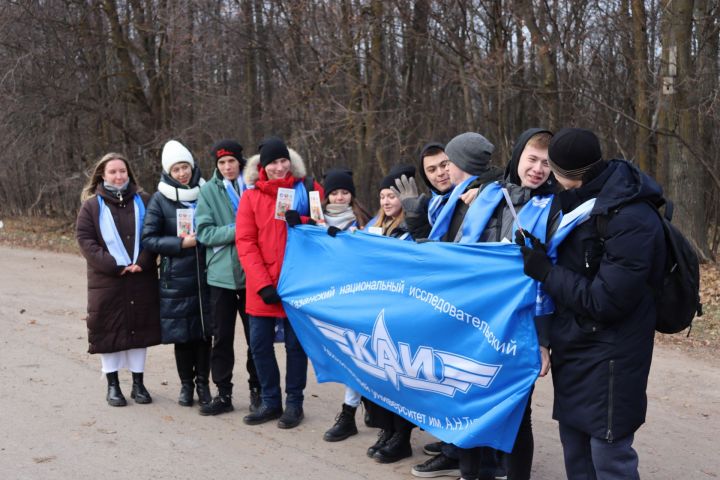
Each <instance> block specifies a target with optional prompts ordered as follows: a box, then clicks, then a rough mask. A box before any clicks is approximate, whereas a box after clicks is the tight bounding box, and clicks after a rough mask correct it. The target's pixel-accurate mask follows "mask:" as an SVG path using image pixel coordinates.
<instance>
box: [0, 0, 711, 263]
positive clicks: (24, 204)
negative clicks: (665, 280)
mask: <svg viewBox="0 0 720 480" xmlns="http://www.w3.org/2000/svg"><path fill="white" fill-rule="evenodd" d="M719 62H720V0H611V1H597V0H596V1H592V0H591V1H581V0H566V1H561V0H494V1H493V0H474V1H473V0H468V1H464V0H439V1H434V0H389V1H381V0H335V1H331V0H325V1H303V0H295V1H291V0H243V1H240V0H235V1H231V0H213V1H210V0H196V1H192V0H178V1H169V0H46V1H40V0H26V1H13V0H0V165H2V174H1V175H0V218H3V217H11V216H34V217H48V216H49V217H54V218H56V219H57V218H61V219H62V218H64V219H67V221H69V222H70V221H72V219H74V216H75V214H76V212H77V209H78V207H79V194H80V190H81V187H82V184H83V183H84V182H85V180H86V175H87V174H88V169H89V168H90V167H91V166H92V164H93V163H94V162H95V161H96V160H97V158H98V157H99V156H100V155H102V154H103V153H106V152H108V151H122V152H125V153H127V154H128V155H129V156H130V159H131V162H132V164H133V167H134V169H135V171H136V173H137V174H138V176H139V181H140V184H141V185H142V186H143V187H145V188H146V189H147V190H149V191H154V190H155V185H156V184H157V180H158V176H159V173H160V161H159V156H160V152H161V149H162V146H163V145H164V143H165V142H166V141H167V140H169V139H172V138H174V139H177V140H179V141H181V142H183V143H184V144H185V145H187V146H188V147H189V148H190V149H191V150H192V151H193V153H194V155H195V157H196V159H197V161H198V163H199V164H200V166H201V168H202V170H203V172H204V174H205V176H206V177H207V176H209V175H210V174H211V173H212V169H213V167H214V165H213V162H212V160H211V159H210V155H209V149H210V146H211V144H212V143H213V142H214V141H216V140H218V139H221V138H235V139H237V140H239V141H240V143H242V145H244V147H245V152H246V156H250V155H252V154H253V153H255V152H256V149H257V144H258V142H259V141H260V139H261V138H263V137H264V136H266V135H269V134H276V135H280V136H282V137H283V138H285V139H286V140H287V142H288V144H289V145H290V146H292V147H293V148H295V149H296V150H298V152H299V153H300V154H301V155H302V156H303V157H304V158H305V159H306V162H307V164H308V166H309V170H310V172H311V174H312V175H314V176H315V177H316V178H321V177H322V174H323V173H324V172H325V171H326V170H327V169H328V168H330V167H332V166H339V165H342V166H347V167H350V168H352V169H353V170H354V172H355V173H354V176H355V181H356V184H357V185H358V193H359V197H360V199H361V200H363V201H364V202H365V203H366V204H368V205H369V206H370V207H372V208H374V207H376V206H377V200H376V196H377V195H376V189H375V185H376V183H377V181H378V179H379V178H380V177H382V176H383V175H384V174H385V173H386V172H387V171H388V170H389V168H390V167H392V165H394V164H396V163H400V162H404V163H413V164H415V163H417V154H418V151H419V149H420V146H421V145H422V144H423V143H425V142H427V141H430V140H439V141H448V140H449V139H450V138H452V137H453V136H454V135H456V134H458V133H461V132H464V131H477V132H480V133H482V134H484V135H485V136H486V137H488V138H489V139H490V140H491V141H492V142H493V143H494V144H495V145H496V153H495V155H494V162H495V163H496V164H497V165H503V164H504V163H505V161H506V160H507V158H508V157H509V155H510V151H511V148H512V143H513V139H514V137H515V136H517V135H518V134H519V133H520V132H521V131H522V130H524V129H526V128H528V127H532V126H542V127H547V128H551V129H559V128H561V127H563V126H579V127H586V128H591V129H593V130H594V131H595V132H597V133H598V135H599V137H600V138H601V141H602V145H603V151H604V153H605V157H606V158H617V157H621V158H627V159H629V160H632V161H634V162H635V163H637V164H638V165H639V166H640V167H641V168H642V169H643V170H645V171H647V172H648V173H650V174H651V175H653V176H655V177H656V178H657V179H658V180H659V181H660V182H661V184H662V185H663V187H664V189H665V193H666V196H667V197H668V198H670V199H672V200H673V201H674V202H675V217H674V223H676V224H678V225H679V226H680V228H681V229H682V230H683V231H684V233H685V234H686V235H687V236H688V237H689V238H691V239H692V241H693V243H694V244H695V246H696V247H697V249H698V251H699V253H700V256H701V257H702V258H703V259H704V260H711V259H714V258H715V257H716V256H717V252H718V248H719V246H720V159H719V158H718V151H719V147H720V138H719V137H718V135H717V132H720V128H719V127H720V98H719V97H718V95H719V94H720V91H719V88H718V87H719V83H720V68H719Z"/></svg>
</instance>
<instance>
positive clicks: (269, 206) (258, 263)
mask: <svg viewBox="0 0 720 480" xmlns="http://www.w3.org/2000/svg"><path fill="white" fill-rule="evenodd" d="M290 156H291V161H292V173H289V174H288V176H287V177H285V178H283V179H277V180H268V179H267V175H266V174H265V169H264V168H262V167H260V166H259V164H258V163H257V159H256V158H255V157H257V155H256V156H254V157H253V158H250V160H248V165H247V166H246V167H245V173H244V175H245V180H246V183H247V184H248V185H252V184H253V179H254V178H253V177H257V178H258V179H257V182H255V188H253V189H250V190H246V191H245V193H243V196H242V199H241V201H240V207H239V208H238V213H237V218H236V220H235V245H236V246H237V251H238V257H239V258H240V263H241V264H242V266H243V270H245V276H246V288H247V293H246V295H247V297H246V298H247V302H246V310H247V313H248V314H249V315H254V316H258V317H287V315H286V314H285V310H284V309H283V307H282V304H281V303H275V304H272V305H268V304H266V303H265V302H264V301H263V299H262V298H261V297H260V295H258V292H259V291H260V290H261V289H262V288H264V287H267V286H269V285H272V286H274V287H276V288H277V284H278V279H279V278H280V270H281V268H282V262H283V257H284V256H285V243H286V241H287V224H286V223H285V221H283V220H277V219H275V199H276V196H277V189H278V188H281V187H282V188H293V187H294V186H295V185H296V184H297V183H298V182H301V181H303V178H304V173H305V168H304V165H302V159H301V158H300V156H299V155H297V154H296V153H295V152H293V151H292V150H291V152H290ZM298 159H299V162H300V163H299V164H298ZM248 167H249V168H250V170H251V171H250V173H248ZM253 169H257V171H258V172H259V177H258V175H257V174H255V175H253V172H252V170H253ZM298 172H300V173H302V174H303V176H302V177H300V176H297V175H298ZM314 189H315V190H317V191H319V192H320V198H321V199H322V198H323V197H324V192H323V189H322V186H320V184H319V183H317V182H314Z"/></svg>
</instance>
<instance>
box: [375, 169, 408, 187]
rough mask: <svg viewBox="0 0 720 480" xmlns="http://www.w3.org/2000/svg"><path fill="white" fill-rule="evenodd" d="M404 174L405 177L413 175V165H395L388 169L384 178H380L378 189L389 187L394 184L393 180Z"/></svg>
mask: <svg viewBox="0 0 720 480" xmlns="http://www.w3.org/2000/svg"><path fill="white" fill-rule="evenodd" d="M403 175H405V176H406V177H408V178H410V177H414V176H415V167H414V166H412V165H395V166H394V167H392V168H391V169H390V173H388V174H387V175H386V176H385V178H383V179H382V181H381V182H380V185H379V188H378V190H382V189H384V188H390V187H394V186H395V180H396V179H398V178H400V177H402V176H403Z"/></svg>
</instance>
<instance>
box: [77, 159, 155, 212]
mask: <svg viewBox="0 0 720 480" xmlns="http://www.w3.org/2000/svg"><path fill="white" fill-rule="evenodd" d="M111 160H122V161H123V162H125V167H126V168H127V171H128V178H129V179H130V183H134V184H135V185H136V186H137V190H138V191H141V190H142V189H141V188H140V185H138V183H137V181H136V180H135V174H134V173H133V171H132V168H131V167H130V162H128V159H127V157H125V155H123V154H122V153H117V152H110V153H106V154H105V155H103V156H102V157H101V158H100V160H98V161H97V162H96V163H95V166H94V167H93V169H92V175H90V176H89V177H88V179H87V182H85V186H84V187H83V189H82V193H81V194H80V201H81V202H84V201H85V200H87V199H88V198H90V197H92V196H93V195H95V190H97V186H98V185H99V184H101V183H102V181H103V178H102V177H103V174H104V173H105V165H106V164H107V163H108V162H109V161H111Z"/></svg>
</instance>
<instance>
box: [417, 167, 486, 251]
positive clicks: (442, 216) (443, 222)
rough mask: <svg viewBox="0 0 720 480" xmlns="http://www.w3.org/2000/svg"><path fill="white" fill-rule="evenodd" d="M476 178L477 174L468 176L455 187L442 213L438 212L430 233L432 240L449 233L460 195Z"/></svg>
mask: <svg viewBox="0 0 720 480" xmlns="http://www.w3.org/2000/svg"><path fill="white" fill-rule="evenodd" d="M476 178H478V177H477V176H476V175H473V176H471V177H468V178H466V179H465V180H463V182H462V183H461V184H460V185H458V186H457V187H455V188H454V189H453V191H452V193H451V194H450V197H449V198H448V201H447V203H445V205H444V206H443V207H442V209H441V210H440V213H438V214H437V217H436V218H435V224H434V225H433V227H432V230H430V235H429V238H430V239H431V240H440V239H442V237H443V235H445V234H446V233H447V231H448V229H449V228H450V221H451V220H452V216H453V213H455V207H456V206H457V201H458V199H459V198H460V195H462V194H463V193H465V189H466V188H467V186H468V185H470V183H472V181H473V180H475V179H476Z"/></svg>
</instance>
